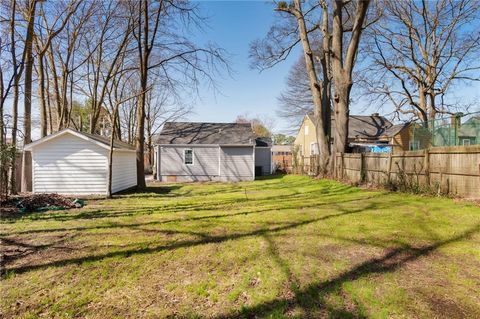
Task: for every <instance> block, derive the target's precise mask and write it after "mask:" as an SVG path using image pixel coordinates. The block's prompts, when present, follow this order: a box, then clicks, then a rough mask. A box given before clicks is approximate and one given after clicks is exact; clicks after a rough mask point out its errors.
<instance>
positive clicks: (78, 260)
mask: <svg viewBox="0 0 480 319" xmlns="http://www.w3.org/2000/svg"><path fill="white" fill-rule="evenodd" d="M372 207H373V204H369V205H368V206H367V207H364V208H361V209H356V210H345V211H342V212H341V213H337V214H330V215H326V216H322V217H318V218H314V219H307V220H303V221H300V222H296V223H290V224H287V225H285V226H279V227H274V228H261V229H258V230H254V231H251V232H246V233H233V234H227V235H222V236H207V237H204V238H201V239H199V240H186V241H180V242H175V243H173V244H171V245H157V246H153V247H143V248H133V249H127V250H118V251H112V252H108V253H104V254H98V255H92V256H84V257H75V258H70V259H63V260H57V261H52V262H48V263H43V264H30V265H25V266H18V267H12V268H9V269H8V271H9V272H14V273H19V274H20V273H25V272H28V271H32V270H38V269H45V268H48V267H63V266H68V265H72V264H73V265H78V264H82V263H84V262H95V261H101V260H104V259H106V258H112V257H130V256H134V255H144V254H151V253H156V252H161V251H171V250H175V249H179V248H188V247H196V246H200V245H204V244H210V243H222V242H225V241H229V240H236V239H242V238H247V237H252V236H262V235H264V234H267V233H277V232H281V231H286V230H290V229H295V228H298V227H301V226H306V225H309V224H312V223H315V222H319V221H324V220H328V219H332V218H337V217H341V216H346V215H351V214H357V213H361V212H362V211H364V210H368V209H371V208H372Z"/></svg>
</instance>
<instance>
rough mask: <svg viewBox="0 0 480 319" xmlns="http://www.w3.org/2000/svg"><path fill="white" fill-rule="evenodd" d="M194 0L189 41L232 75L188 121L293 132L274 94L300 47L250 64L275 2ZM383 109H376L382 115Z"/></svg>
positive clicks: (359, 108)
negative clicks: (218, 57)
mask: <svg viewBox="0 0 480 319" xmlns="http://www.w3.org/2000/svg"><path fill="white" fill-rule="evenodd" d="M193 1H195V2H197V3H198V4H199V6H200V10H201V14H202V16H204V17H207V26H206V27H205V28H204V29H203V30H202V31H201V32H197V33H192V35H191V37H192V40H193V41H194V42H197V43H198V44H200V45H201V44H202V43H208V42H213V43H215V44H216V45H218V46H219V47H221V48H223V49H225V50H226V51H227V52H228V56H229V62H230V67H231V69H232V74H231V76H230V75H228V74H227V73H226V72H225V74H224V76H222V77H219V78H218V79H217V85H218V88H219V90H218V91H216V92H214V90H212V89H209V88H207V87H202V88H201V90H200V96H199V97H198V98H195V99H194V102H193V113H192V114H189V115H188V116H187V117H186V120H190V121H199V122H232V121H234V120H235V118H236V117H237V116H238V115H247V116H249V117H259V118H268V119H269V120H273V122H274V126H273V131H274V132H275V133H290V134H291V133H292V132H293V130H292V126H291V123H288V122H287V121H286V120H285V119H282V118H280V117H278V116H277V109H278V101H277V97H278V96H279V95H280V93H281V92H282V90H284V89H285V87H286V77H287V75H288V73H289V71H290V69H291V67H292V65H293V64H294V62H295V61H297V59H298V58H299V57H301V54H302V51H301V48H299V47H297V48H296V50H294V51H293V52H292V54H291V56H290V57H289V58H287V59H286V60H285V61H283V62H281V63H279V64H277V65H276V66H274V67H273V68H271V69H267V70H264V71H262V72H260V71H259V70H257V69H251V68H250V64H251V61H250V59H249V56H248V55H249V47H250V43H251V42H252V41H253V40H255V39H261V38H263V37H264V36H265V35H266V34H267V32H268V30H269V29H270V26H271V25H272V24H273V22H274V20H275V17H276V15H277V14H278V13H276V12H275V11H274V7H273V4H272V3H269V2H267V1H264V0H243V1H234V0H223V1H216V0H193ZM479 86H480V85H478V83H475V84H472V85H471V86H470V87H460V88H459V89H458V90H456V91H455V93H456V95H458V96H460V97H461V96H480V93H479V92H480V87H479ZM185 100H192V97H190V96H186V97H185ZM479 100H480V98H479ZM20 105H22V104H20ZM350 107H351V112H350V114H370V113H373V112H378V110H377V109H373V108H372V107H370V106H369V104H368V102H366V101H362V100H358V99H357V100H354V101H352V104H351V105H350ZM20 109H22V108H20ZM387 110H388V109H387ZM387 110H380V111H379V112H380V113H381V114H385V111H387ZM33 111H34V114H33V116H34V120H35V119H37V118H38V112H36V110H35V108H34V110H33ZM477 111H480V107H478V110H477ZM32 135H33V137H34V138H35V137H38V136H37V135H39V130H38V128H35V129H34V130H33V132H32Z"/></svg>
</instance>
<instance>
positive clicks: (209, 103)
mask: <svg viewBox="0 0 480 319" xmlns="http://www.w3.org/2000/svg"><path fill="white" fill-rule="evenodd" d="M200 2H201V8H202V13H203V14H204V15H206V16H207V17H208V18H209V22H208V25H209V27H208V28H206V30H204V33H203V34H202V36H201V37H199V40H209V41H212V42H215V43H216V44H217V45H219V46H220V47H222V48H224V49H225V50H227V51H228V53H229V54H230V55H231V56H230V61H231V67H232V69H233V74H232V76H231V77H228V76H225V77H224V78H223V79H219V81H218V82H219V88H220V92H219V93H218V94H214V93H213V92H212V91H209V90H202V91H201V92H200V93H201V98H200V99H199V100H198V101H196V103H195V107H194V114H192V115H190V116H189V117H188V119H189V120H193V121H210V122H216V121H218V122H231V121H233V120H235V118H236V117H237V115H244V114H248V115H249V116H260V117H262V116H263V117H264V116H268V117H270V118H275V123H276V125H275V130H278V131H281V130H284V129H285V128H287V127H288V123H285V122H284V121H283V120H282V119H280V118H277V117H276V114H275V113H276V112H275V111H276V109H277V96H278V95H279V93H280V91H281V90H282V89H283V88H284V87H285V79H286V76H287V74H288V72H289V70H290V67H291V65H292V64H293V62H294V61H295V60H296V59H297V58H298V56H299V52H300V51H298V50H297V52H296V53H295V54H292V56H291V57H290V58H289V59H287V60H286V61H284V62H283V63H280V64H278V65H277V66H275V67H274V68H272V69H269V70H265V71H263V72H261V73H260V72H259V71H258V70H253V69H251V68H250V67H249V64H250V61H249V58H248V52H249V45H250V43H251V41H253V40H255V39H257V38H261V37H264V36H265V35H266V33H267V32H268V30H269V28H270V26H271V25H272V22H273V20H274V17H275V12H274V11H273V5H272V4H271V3H270V4H269V3H266V2H265V1H200Z"/></svg>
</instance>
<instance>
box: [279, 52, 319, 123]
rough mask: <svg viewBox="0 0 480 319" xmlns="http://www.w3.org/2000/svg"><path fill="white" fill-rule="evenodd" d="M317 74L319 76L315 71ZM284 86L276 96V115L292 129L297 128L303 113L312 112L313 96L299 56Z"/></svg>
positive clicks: (303, 62)
mask: <svg viewBox="0 0 480 319" xmlns="http://www.w3.org/2000/svg"><path fill="white" fill-rule="evenodd" d="M317 74H318V76H320V74H319V72H318V71H317ZM285 86H286V88H285V90H284V91H282V92H281V93H280V95H279V97H278V98H277V100H278V104H279V108H278V110H277V114H278V116H280V117H282V118H285V119H286V120H288V121H289V123H290V127H291V128H292V129H293V130H295V131H296V130H298V127H299V126H300V124H301V122H302V120H303V118H304V116H305V114H308V113H311V112H313V108H314V105H313V98H312V92H311V91H310V83H309V79H308V74H307V72H306V66H305V59H304V58H303V57H301V58H300V59H298V61H297V62H295V64H294V65H293V66H292V68H291V69H290V72H289V73H288V75H287V80H286V85H285Z"/></svg>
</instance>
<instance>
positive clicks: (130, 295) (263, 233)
mask: <svg viewBox="0 0 480 319" xmlns="http://www.w3.org/2000/svg"><path fill="white" fill-rule="evenodd" d="M1 225H2V228H1V231H0V233H1V234H0V236H1V238H2V241H3V244H2V250H4V253H5V255H6V258H5V272H4V276H3V278H2V282H1V297H2V298H0V303H1V314H0V316H3V317H6V318H8V317H18V318H36V317H58V318H70V317H88V318H126V317H130V318H140V317H143V318H162V317H169V316H170V317H180V318H231V317H234V318H243V317H245V318H251V317H255V316H256V317H261V318H284V317H296V318H304V317H310V318H318V317H327V318H364V317H368V318H412V317H414V318H433V317H437V318H441V317H444V318H475V317H476V318H478V317H480V294H479V293H478V292H479V291H480V271H479V269H480V234H479V232H480V208H479V207H478V206H475V205H474V204H469V203H464V202H454V201H453V200H451V199H442V198H429V197H419V196H413V195H406V194H400V193H387V192H383V191H365V190H361V189H358V188H354V187H349V186H345V185H343V184H340V183H336V182H332V181H327V180H312V179H309V178H306V177H299V176H286V177H278V178H270V179H265V180H260V181H255V182H251V183H238V184H220V183H206V184H171V185H158V184H156V185H153V186H151V187H150V188H149V189H148V190H147V191H146V192H144V193H136V194H127V195H122V196H118V197H117V198H115V199H112V200H98V201H93V200H91V201H89V202H88V205H87V206H86V207H85V208H83V209H80V210H69V211H52V212H46V213H34V214H29V215H25V216H23V217H22V218H17V219H4V220H2V224H1Z"/></svg>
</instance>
